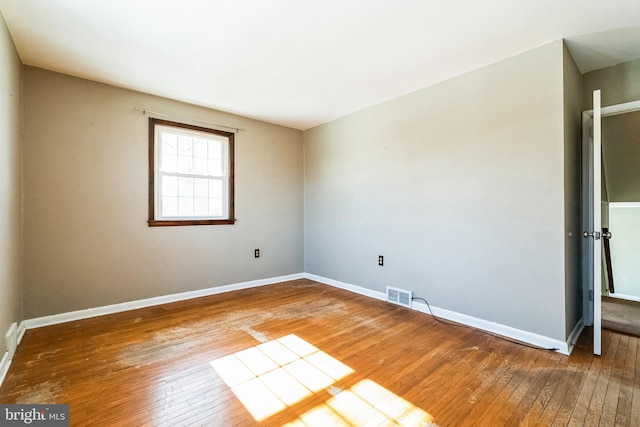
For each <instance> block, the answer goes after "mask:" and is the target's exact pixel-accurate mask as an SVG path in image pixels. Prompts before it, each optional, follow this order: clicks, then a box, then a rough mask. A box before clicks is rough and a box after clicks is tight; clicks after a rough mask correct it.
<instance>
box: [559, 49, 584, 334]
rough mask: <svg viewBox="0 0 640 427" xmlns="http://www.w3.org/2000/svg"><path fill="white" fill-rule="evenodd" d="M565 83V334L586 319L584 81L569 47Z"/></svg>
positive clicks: (565, 65) (566, 56)
mask: <svg viewBox="0 0 640 427" xmlns="http://www.w3.org/2000/svg"><path fill="white" fill-rule="evenodd" d="M563 84H564V209H565V214H564V219H565V256H564V264H565V303H566V311H565V316H566V317H565V319H566V321H565V328H566V329H565V333H566V336H569V334H570V333H571V331H572V330H573V328H574V327H575V325H576V324H577V323H578V322H579V321H580V319H581V318H582V280H581V278H582V270H581V266H582V252H581V246H582V237H581V231H582V230H581V229H582V222H581V221H582V217H581V206H582V198H581V195H582V193H581V191H582V190H581V187H582V184H581V182H582V109H581V108H580V107H581V100H582V98H581V97H582V79H581V75H580V71H579V70H578V67H577V65H576V63H575V62H574V60H573V58H572V57H571V54H570V53H569V50H568V49H567V47H566V46H564V48H563Z"/></svg>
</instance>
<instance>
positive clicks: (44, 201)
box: [24, 67, 303, 318]
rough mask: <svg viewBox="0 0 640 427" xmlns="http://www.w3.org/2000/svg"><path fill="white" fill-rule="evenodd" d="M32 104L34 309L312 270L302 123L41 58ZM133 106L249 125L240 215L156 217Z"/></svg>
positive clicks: (30, 76) (241, 146)
mask: <svg viewBox="0 0 640 427" xmlns="http://www.w3.org/2000/svg"><path fill="white" fill-rule="evenodd" d="M24 105H25V111H24V121H25V145H24V172H25V178H24V193H25V199H24V208H25V230H24V245H25V253H26V254H27V256H26V259H25V280H24V298H25V299H24V301H25V316H26V317H27V318H33V317H39V316H44V315H50V314H56V313H63V312H68V311H73V310H79V309H85V308H92V307H99V306H104V305H108V304H114V303H120V302H126V301H131V300H137V299H142V298H149V297H154V296H160V295H166V294H172V293H179V292H184V291H190V290H197V289H203V288H208V287H216V286H221V285H227V284H234V283H240V282H244V281H250V280H256V279H264V278H269V277H277V276H282V275H288V274H294V273H300V272H302V271H303V233H302V230H303V156H302V150H303V145H302V132H301V131H297V130H293V129H289V128H285V127H281V126H276V125H271V124H267V123H263V122H259V121H254V120H250V119H247V118H242V117H239V116H234V115H230V114H224V113H221V112H216V111H213V110H210V109H206V108H199V107H195V106H191V105H187V104H184V103H180V102H176V101H172V100H168V99H163V98H159V97H154V96H150V95H146V94H142V93H138V92H133V91H129V90H124V89H118V88H115V87H111V86H107V85H103V84H98V83H95V82H90V81H87V80H82V79H79V78H74V77H70V76H65V75H61V74H56V73H53V72H49V71H44V70H41V69H37V68H32V67H25V71H24ZM134 106H140V107H144V108H147V109H149V110H154V111H159V112H162V113H169V114H172V115H174V116H175V117H177V118H184V117H187V118H190V119H192V120H195V121H199V122H208V123H221V124H229V125H231V126H237V127H240V128H243V129H244V130H243V131H240V132H239V133H238V134H237V136H236V148H235V149H236V151H235V168H236V169H235V173H236V181H235V182H236V197H235V205H236V218H237V219H238V222H237V223H236V224H234V225H224V226H192V227H154V228H149V227H148V226H147V223H146V220H147V210H148V204H147V203H148V202H147V198H148V183H147V181H148V180H147V177H148V161H147V152H148V139H147V126H148V116H146V115H144V114H142V113H141V112H137V111H134V109H133V108H134ZM254 248H260V249H261V257H260V258H259V259H254V257H253V249H254Z"/></svg>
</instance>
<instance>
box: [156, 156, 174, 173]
mask: <svg viewBox="0 0 640 427" xmlns="http://www.w3.org/2000/svg"><path fill="white" fill-rule="evenodd" d="M160 170H161V171H162V172H176V171H177V170H178V156H176V155H175V154H162V164H161V165H160Z"/></svg>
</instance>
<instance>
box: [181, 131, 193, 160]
mask: <svg viewBox="0 0 640 427" xmlns="http://www.w3.org/2000/svg"><path fill="white" fill-rule="evenodd" d="M178 154H179V155H181V156H187V157H193V138H192V137H190V136H184V135H180V136H178Z"/></svg>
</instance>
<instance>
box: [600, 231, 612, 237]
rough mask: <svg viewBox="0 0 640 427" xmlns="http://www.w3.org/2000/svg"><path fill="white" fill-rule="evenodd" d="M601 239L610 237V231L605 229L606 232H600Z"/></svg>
mask: <svg viewBox="0 0 640 427" xmlns="http://www.w3.org/2000/svg"><path fill="white" fill-rule="evenodd" d="M602 238H603V239H611V232H610V231H607V232H606V233H602Z"/></svg>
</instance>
